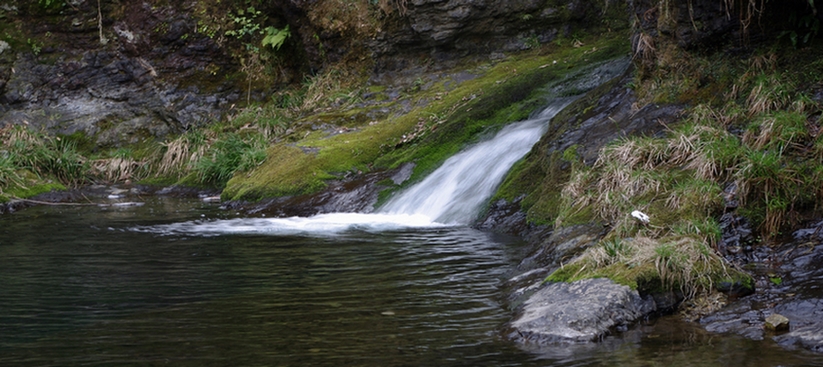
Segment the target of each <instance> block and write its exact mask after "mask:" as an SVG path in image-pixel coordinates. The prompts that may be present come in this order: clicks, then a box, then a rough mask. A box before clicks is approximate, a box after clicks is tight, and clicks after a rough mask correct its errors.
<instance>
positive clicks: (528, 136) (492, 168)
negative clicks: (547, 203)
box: [379, 97, 574, 224]
mask: <svg viewBox="0 0 823 367" xmlns="http://www.w3.org/2000/svg"><path fill="white" fill-rule="evenodd" d="M573 99H574V98H571V97H567V98H558V99H555V100H554V101H553V102H552V103H551V104H550V105H549V106H548V107H547V108H545V109H544V110H543V111H541V112H540V113H539V114H538V115H537V116H536V117H535V118H532V119H529V120H525V121H520V122H516V123H513V124H510V125H508V126H506V127H505V128H503V129H502V130H500V132H498V133H497V135H496V136H495V137H494V138H492V139H490V140H487V141H484V142H480V143H477V144H475V145H474V146H471V147H469V148H468V149H465V150H464V151H462V152H460V153H458V154H456V155H454V156H452V157H451V158H449V159H447V160H446V161H445V162H444V163H443V165H442V166H440V168H438V169H437V170H435V171H434V172H433V173H432V174H430V175H429V176H427V177H426V178H425V179H423V180H422V181H420V182H419V183H417V184H415V185H414V186H412V187H410V188H408V189H407V190H405V191H403V192H401V193H400V194H399V195H396V196H395V197H394V198H392V199H390V200H389V201H388V202H387V203H386V204H385V205H384V206H383V207H382V208H380V210H379V213H385V214H407V215H424V216H427V217H429V218H431V219H432V220H434V221H435V222H439V223H446V224H470V223H471V221H473V220H474V219H475V217H476V216H477V214H478V212H479V211H480V209H481V208H482V206H483V205H484V204H485V203H486V201H487V200H488V199H489V197H491V195H492V194H494V191H495V190H496V189H497V186H498V185H499V184H500V182H501V181H502V180H503V178H504V177H505V175H506V173H507V172H508V171H509V169H510V168H511V167H512V165H514V163H515V162H517V161H518V160H519V159H521V158H523V156H524V155H526V153H528V152H529V150H531V148H532V146H533V145H534V144H535V143H537V141H538V140H539V139H540V137H541V136H542V135H543V134H544V133H545V132H546V129H547V128H548V122H549V120H551V118H552V117H554V116H555V115H556V114H557V113H558V112H560V111H561V110H562V109H563V108H564V107H566V106H567V105H568V104H569V103H571V101H572V100H573Z"/></svg>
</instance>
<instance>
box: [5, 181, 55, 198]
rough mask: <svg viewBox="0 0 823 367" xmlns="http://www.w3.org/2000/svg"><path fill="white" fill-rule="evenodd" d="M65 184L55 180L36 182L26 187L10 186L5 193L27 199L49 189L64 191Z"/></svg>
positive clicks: (49, 190)
mask: <svg viewBox="0 0 823 367" xmlns="http://www.w3.org/2000/svg"><path fill="white" fill-rule="evenodd" d="M65 190H66V186H64V185H63V184H61V183H57V182H38V183H35V184H32V185H29V186H26V187H11V188H9V189H7V190H6V194H8V195H9V196H12V197H16V198H21V199H27V198H31V197H34V196H37V195H40V194H44V193H47V192H51V191H65Z"/></svg>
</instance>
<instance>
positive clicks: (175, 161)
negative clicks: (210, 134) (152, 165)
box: [157, 135, 207, 176]
mask: <svg viewBox="0 0 823 367" xmlns="http://www.w3.org/2000/svg"><path fill="white" fill-rule="evenodd" d="M199 140H202V139H198V138H197V137H194V138H193V137H192V136H190V135H183V136H180V137H178V138H177V139H174V140H172V141H170V142H168V143H164V144H163V146H164V147H165V148H166V151H165V152H164V153H163V157H162V158H161V159H160V164H159V165H158V168H157V172H158V174H160V175H171V174H176V175H181V176H182V175H185V174H186V173H188V172H190V171H191V169H192V168H193V167H194V164H195V163H196V162H198V161H199V160H200V159H201V158H202V157H203V154H205V152H206V149H207V146H206V144H202V143H201V142H200V141H199Z"/></svg>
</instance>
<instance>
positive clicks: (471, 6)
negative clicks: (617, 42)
mask: <svg viewBox="0 0 823 367" xmlns="http://www.w3.org/2000/svg"><path fill="white" fill-rule="evenodd" d="M404 2H405V3H406V12H405V14H403V15H402V16H399V17H397V18H396V19H394V20H393V21H391V22H389V23H388V24H387V25H386V26H387V27H386V29H384V30H383V32H380V33H379V34H378V35H377V36H376V37H374V38H373V39H372V40H370V41H368V42H367V44H368V47H369V49H370V50H371V51H372V52H373V53H374V55H375V58H376V60H377V61H378V64H377V69H378V71H394V70H399V69H403V68H406V67H408V66H410V64H409V61H410V60H413V59H414V58H415V57H416V56H415V55H418V56H420V57H425V58H429V59H430V60H431V61H433V62H435V63H448V62H449V61H452V60H455V59H457V58H460V57H465V56H470V55H476V56H482V57H494V55H502V53H505V52H513V51H522V50H526V49H529V48H531V47H534V46H536V45H537V44H543V43H548V42H551V41H553V40H554V39H555V38H556V37H558V36H568V35H569V34H570V33H571V32H572V29H573V28H574V27H577V26H585V27H591V26H592V25H596V24H599V22H600V20H601V19H602V18H603V16H604V13H605V10H609V9H611V10H614V9H616V8H618V7H619V6H621V5H622V4H618V3H616V2H614V1H605V4H609V3H612V4H610V6H611V8H609V5H604V2H603V1H594V0H570V1H567V0H550V1H538V0H516V1H496V0H452V1H444V0H409V1H404ZM604 7H605V8H604ZM621 9H625V8H621ZM625 16H626V14H625V13H622V14H620V17H622V19H625Z"/></svg>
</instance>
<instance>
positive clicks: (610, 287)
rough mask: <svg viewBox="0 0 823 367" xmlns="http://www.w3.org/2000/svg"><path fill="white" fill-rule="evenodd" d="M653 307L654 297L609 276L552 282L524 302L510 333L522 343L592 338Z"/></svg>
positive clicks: (649, 310)
mask: <svg viewBox="0 0 823 367" xmlns="http://www.w3.org/2000/svg"><path fill="white" fill-rule="evenodd" d="M654 311H655V304H654V301H652V300H651V299H648V298H647V299H643V298H641V297H640V295H639V294H638V293H637V291H634V290H632V289H631V288H629V287H627V286H624V285H619V284H616V283H614V282H612V281H611V280H608V279H586V280H581V281H577V282H573V283H553V284H549V285H547V286H546V287H544V288H542V289H540V290H539V291H537V292H536V293H535V294H533V295H532V296H531V297H530V298H529V299H528V300H527V301H526V302H525V303H524V304H523V312H522V314H521V315H520V316H519V317H518V318H517V319H515V320H514V321H513V322H512V323H511V327H512V328H513V329H514V331H512V332H511V333H510V334H509V335H510V336H511V337H513V338H514V339H516V340H518V341H520V342H523V343H539V344H545V343H555V342H589V341H594V340H597V339H599V338H601V337H603V336H605V335H606V334H608V333H609V332H610V330H611V329H612V328H616V327H625V326H626V325H629V324H631V323H633V322H635V321H636V320H638V319H640V318H642V317H644V316H646V315H648V314H649V313H651V312H654Z"/></svg>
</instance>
